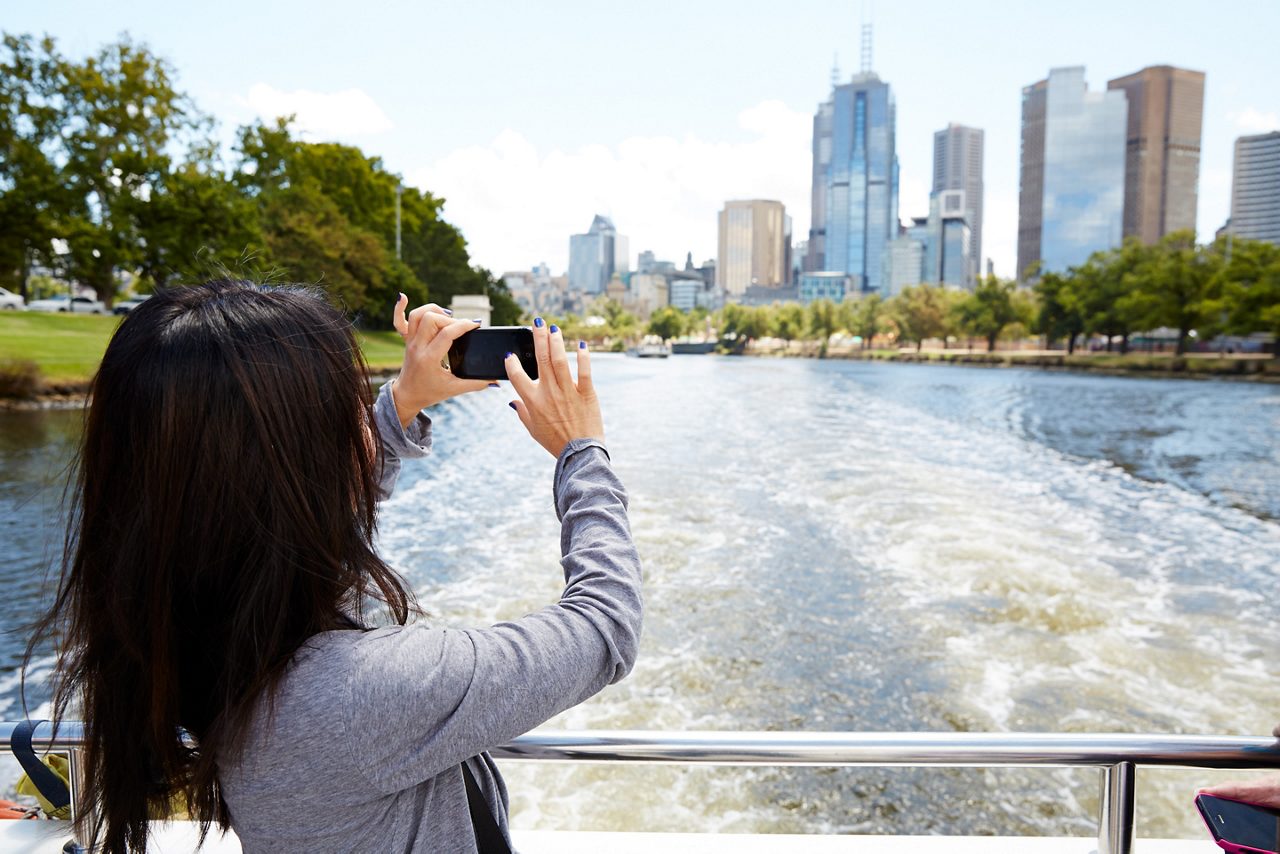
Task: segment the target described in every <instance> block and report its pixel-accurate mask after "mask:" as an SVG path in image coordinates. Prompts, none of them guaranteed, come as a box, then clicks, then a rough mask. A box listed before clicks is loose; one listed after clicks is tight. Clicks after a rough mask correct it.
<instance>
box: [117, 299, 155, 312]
mask: <svg viewBox="0 0 1280 854" xmlns="http://www.w3.org/2000/svg"><path fill="white" fill-rule="evenodd" d="M149 299H151V294H140V295H138V296H133V297H129V298H128V299H123V300H120V302H118V303H116V304H115V305H114V306H112V308H111V313H112V314H128V313H129V312H131V311H133V310H134V309H135V308H137V307H138V306H140V305H142V304H143V303H144V302H146V301H147V300H149Z"/></svg>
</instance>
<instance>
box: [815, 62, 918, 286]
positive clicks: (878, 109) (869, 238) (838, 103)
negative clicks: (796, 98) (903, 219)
mask: <svg viewBox="0 0 1280 854" xmlns="http://www.w3.org/2000/svg"><path fill="white" fill-rule="evenodd" d="M894 135H895V105H894V101H893V94H892V92H891V91H890V89H889V84H888V83H885V82H884V81H882V80H881V79H880V78H879V77H878V76H876V74H875V73H874V72H871V71H864V72H863V73H861V74H857V75H855V76H854V77H853V79H852V80H850V81H849V82H848V83H844V84H838V85H836V86H835V87H834V88H833V90H832V92H831V98H830V100H828V101H827V102H826V103H824V104H822V105H821V106H819V107H818V112H817V114H816V115H815V116H814V118H813V199H812V212H813V225H812V227H811V229H810V231H809V255H808V257H807V259H806V266H807V267H808V269H809V270H812V271H826V272H838V273H845V274H847V275H849V276H850V277H851V278H852V280H853V282H854V287H855V289H857V290H861V291H862V292H864V293H865V292H869V291H880V292H882V293H883V292H885V291H886V290H887V287H888V284H889V282H888V249H889V243H890V242H891V241H892V240H893V239H894V238H896V237H897V236H898V155H897V150H896V147H895V138H894Z"/></svg>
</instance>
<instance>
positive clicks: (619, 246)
mask: <svg viewBox="0 0 1280 854" xmlns="http://www.w3.org/2000/svg"><path fill="white" fill-rule="evenodd" d="M627 267H628V264H627V238H625V237H622V236H621V235H619V234H618V230H617V229H616V228H614V226H613V222H612V221H611V220H610V219H609V218H608V217H607V216H601V215H599V214H596V217H595V219H593V220H592V221H591V228H589V229H587V233H586V234H575V235H572V236H571V237H570V238H569V287H570V288H572V289H574V290H578V291H582V292H583V293H588V294H598V293H603V292H604V288H605V284H606V283H608V281H609V280H610V279H611V278H613V274H614V273H615V272H619V271H625V270H626V269H627Z"/></svg>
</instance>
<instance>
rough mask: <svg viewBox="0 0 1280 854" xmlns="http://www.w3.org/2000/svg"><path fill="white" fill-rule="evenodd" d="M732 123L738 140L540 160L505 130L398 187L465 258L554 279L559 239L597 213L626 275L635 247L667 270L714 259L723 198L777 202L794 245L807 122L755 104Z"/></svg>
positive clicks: (660, 140)
mask: <svg viewBox="0 0 1280 854" xmlns="http://www.w3.org/2000/svg"><path fill="white" fill-rule="evenodd" d="M738 125H739V127H741V128H742V130H743V131H745V132H746V136H747V138H746V139H745V140H744V141H739V142H714V141H710V140H705V139H701V138H699V137H698V136H696V135H694V134H688V135H686V136H684V137H683V138H680V139H677V138H675V137H671V136H637V137H631V138H629V139H625V140H623V141H622V142H620V143H618V144H617V145H613V146H607V145H595V144H587V145H583V146H581V147H579V148H577V149H575V150H572V151H562V150H559V149H553V150H550V151H541V150H539V148H538V147H537V146H536V145H535V144H533V143H532V142H530V141H529V140H528V139H526V138H525V137H524V136H523V135H522V134H520V133H519V132H517V131H515V130H511V129H507V130H504V131H502V132H501V133H499V134H498V136H497V137H496V138H495V139H494V140H493V142H491V143H489V144H488V145H477V146H470V147H467V148H460V149H457V150H455V151H453V152H451V153H449V154H448V155H446V156H445V157H443V158H441V159H440V160H438V161H436V162H435V163H434V164H432V165H431V166H428V167H425V168H421V169H416V170H413V169H411V170H409V172H408V174H407V179H408V180H409V182H410V183H412V184H414V185H416V186H418V187H421V188H422V189H424V190H428V191H430V192H431V193H433V194H436V195H440V196H443V197H445V199H446V200H447V204H446V208H445V215H446V216H447V217H448V219H449V221H450V222H452V223H453V224H455V225H457V226H458V227H459V228H461V229H462V232H463V234H464V235H465V237H466V238H467V241H468V243H469V244H470V249H471V254H472V257H473V258H475V260H476V262H477V263H479V264H483V265H484V266H486V267H489V268H491V269H492V270H493V271H494V272H502V271H504V270H523V269H528V268H529V267H530V266H532V265H533V264H535V263H538V262H540V261H546V262H547V263H548V264H550V265H551V268H552V270H554V271H555V272H561V271H563V270H564V269H565V268H566V267H567V265H568V256H569V235H571V234H578V233H581V232H583V231H585V230H586V229H587V226H589V225H590V224H591V217H592V216H593V215H594V214H597V213H602V214H606V215H609V216H611V217H612V219H613V221H614V223H615V225H617V227H618V231H619V232H620V233H622V234H624V235H626V236H627V238H628V240H629V242H630V250H631V256H632V257H631V259H630V263H631V264H632V265H633V266H634V264H635V255H636V254H637V253H639V252H640V251H642V250H645V249H652V250H654V251H655V252H656V253H657V254H658V257H660V258H664V259H667V260H671V261H676V262H678V263H683V261H684V256H685V253H686V252H688V251H692V252H693V257H694V262H695V263H701V262H702V261H703V260H704V259H706V258H712V257H714V256H715V253H716V227H717V226H716V223H717V218H716V215H717V213H718V212H719V210H720V208H721V207H723V205H724V202H725V201H726V200H728V199H741V198H762V199H778V200H780V201H782V202H783V204H785V205H786V208H787V213H788V214H789V215H790V216H791V217H792V220H793V233H794V235H795V239H796V240H800V239H803V238H804V237H805V236H806V235H807V234H808V229H809V182H810V169H811V168H812V166H811V161H812V158H811V144H812V142H811V136H812V130H813V118H812V116H810V115H809V114H808V113H802V112H796V111H795V110H792V109H791V108H789V107H788V106H787V105H785V104H783V103H781V102H779V101H764V102H762V103H760V104H757V105H755V106H753V107H750V108H749V109H746V110H743V111H742V112H741V113H740V114H739V116H738Z"/></svg>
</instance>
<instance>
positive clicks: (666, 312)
mask: <svg viewBox="0 0 1280 854" xmlns="http://www.w3.org/2000/svg"><path fill="white" fill-rule="evenodd" d="M685 322H686V318H685V315H684V312H682V311H680V309H678V308H676V307H675V306H670V305H664V306H662V307H661V308H659V309H658V310H657V311H655V312H654V313H653V316H652V317H650V318H649V326H648V328H647V332H648V334H650V335H657V336H658V337H659V338H661V339H662V340H663V341H669V340H670V339H672V338H677V337H679V336H680V335H683V334H684V330H685Z"/></svg>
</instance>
